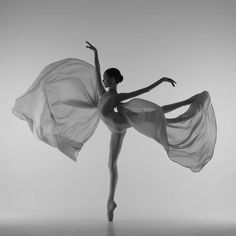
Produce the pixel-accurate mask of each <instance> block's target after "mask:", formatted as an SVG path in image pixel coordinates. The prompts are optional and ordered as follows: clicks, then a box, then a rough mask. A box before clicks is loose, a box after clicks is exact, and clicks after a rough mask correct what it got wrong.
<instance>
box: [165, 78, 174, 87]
mask: <svg viewBox="0 0 236 236" xmlns="http://www.w3.org/2000/svg"><path fill="white" fill-rule="evenodd" d="M161 80H162V82H169V83H171V84H172V86H173V87H175V84H177V83H176V82H175V81H174V80H173V79H170V78H167V77H163V78H161Z"/></svg>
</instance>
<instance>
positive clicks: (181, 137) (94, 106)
mask: <svg viewBox="0 0 236 236" xmlns="http://www.w3.org/2000/svg"><path fill="white" fill-rule="evenodd" d="M98 101H99V95H98V88H97V82H96V75H95V68H94V66H92V65H91V64H89V63H87V62H85V61H82V60H79V59H74V58H68V59H64V60H61V61H58V62H55V63H52V64H50V65H48V66H47V67H45V68H44V69H43V70H42V72H41V73H40V75H39V76H38V78H37V79H36V80H35V81H34V82H33V84H32V85H31V86H30V87H29V88H28V89H27V91H26V92H25V93H24V94H23V95H22V96H20V97H19V98H17V99H16V101H15V104H14V107H13V109H12V112H13V113H14V114H15V115H16V116H17V117H19V118H20V119H22V120H25V121H27V123H28V125H29V127H30V130H31V131H32V132H33V134H34V135H35V136H36V137H37V138H38V139H39V140H41V141H43V142H45V143H47V144H49V145H51V146H53V147H56V148H58V149H59V150H60V151H61V152H63V153H64V154H65V155H67V156H68V157H69V158H71V159H72V160H74V161H76V160H77V157H78V153H79V151H80V150H81V149H82V147H83V145H84V144H85V143H86V142H87V141H88V140H89V138H90V137H91V136H92V135H93V133H94V132H95V130H96V128H97V126H98V123H99V121H100V114H99V111H98ZM118 110H119V112H121V113H122V115H123V116H125V118H126V120H127V122H129V124H130V125H131V126H132V127H133V128H135V129H136V130H137V131H138V132H140V133H142V134H144V135H146V136H147V137H150V138H153V139H154V140H156V141H157V142H158V143H160V144H161V145H162V146H163V147H164V149H165V150H166V152H167V154H168V156H169V158H170V160H172V161H174V162H176V163H178V164H180V165H182V166H184V167H187V168H189V169H191V170H192V171H193V172H198V171H200V170H201V169H202V168H203V167H204V166H205V165H206V163H207V162H208V161H209V160H210V159H211V158H212V156H213V153H214V147H215V143H216V136H217V126H216V119H215V114H214V110H213V106H212V104H211V99H210V95H209V93H208V92H207V91H204V92H202V93H200V94H197V96H195V99H194V102H193V103H192V104H191V105H190V106H189V108H188V110H187V111H186V112H185V113H183V114H181V115H180V116H178V117H176V118H174V119H167V118H166V117H165V115H164V113H163V110H162V108H161V107H160V106H159V105H157V104H155V103H152V102H150V101H147V100H144V99H140V98H134V99H131V100H130V101H128V102H126V103H122V104H120V105H119V109H118Z"/></svg>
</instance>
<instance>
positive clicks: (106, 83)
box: [102, 73, 115, 88]
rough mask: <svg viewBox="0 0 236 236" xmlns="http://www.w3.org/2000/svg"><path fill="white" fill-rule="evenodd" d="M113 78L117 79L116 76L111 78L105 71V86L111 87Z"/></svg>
mask: <svg viewBox="0 0 236 236" xmlns="http://www.w3.org/2000/svg"><path fill="white" fill-rule="evenodd" d="M112 80H115V78H111V77H110V76H109V75H107V74H106V73H104V75H103V80H102V82H103V84H104V87H106V88H107V87H110V86H111V83H112Z"/></svg>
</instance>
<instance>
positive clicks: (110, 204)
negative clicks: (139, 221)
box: [107, 200, 117, 221]
mask: <svg viewBox="0 0 236 236" xmlns="http://www.w3.org/2000/svg"><path fill="white" fill-rule="evenodd" d="M116 207H117V204H116V203H115V202H114V201H113V200H108V202H107V218H108V220H109V221H113V217H114V210H115V208H116Z"/></svg>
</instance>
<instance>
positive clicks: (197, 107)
mask: <svg viewBox="0 0 236 236" xmlns="http://www.w3.org/2000/svg"><path fill="white" fill-rule="evenodd" d="M119 110H120V111H121V112H122V114H123V115H124V116H125V117H126V119H127V121H128V122H129V124H131V125H132V127H134V128H135V129H136V130H138V131H139V132H140V133H142V134H144V135H146V136H148V137H151V138H153V139H155V140H156V141H157V142H158V143H160V144H162V145H163V147H164V148H165V150H166V152H167V154H168V156H169V158H170V159H171V160H172V161H174V162H176V163H178V164H180V165H182V166H184V167H188V168H190V169H191V170H192V171H193V172H199V171H200V170H201V169H202V168H203V167H204V165H206V163H207V162H208V161H209V160H210V159H211V158H212V156H213V153H214V148H215V143H216V136H217V126H216V119H215V114H214V110H213V107H212V104H211V100H210V96H209V93H208V92H207V91H204V92H202V93H200V94H197V96H195V100H194V102H193V103H192V104H191V105H190V106H189V108H188V110H187V111H186V112H185V113H183V114H181V115H180V116H178V117H176V118H173V119H166V118H165V115H164V113H163V110H162V108H161V107H160V106H158V105H157V104H155V103H152V102H150V101H147V100H144V99H140V98H135V99H132V100H130V101H129V102H127V103H124V104H122V106H120V109H119Z"/></svg>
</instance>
